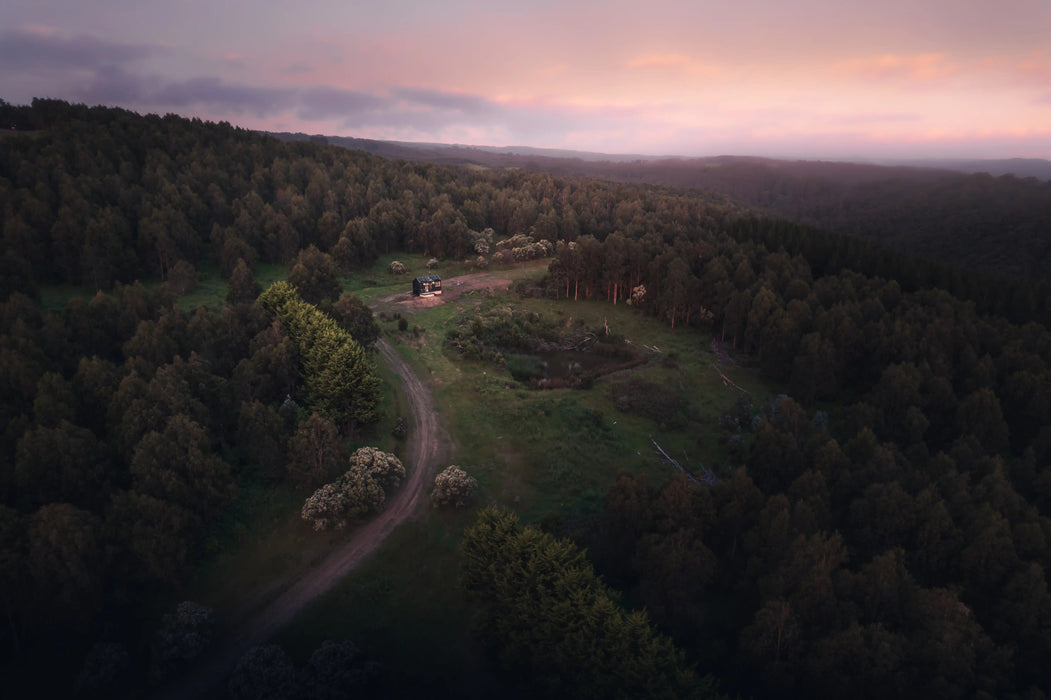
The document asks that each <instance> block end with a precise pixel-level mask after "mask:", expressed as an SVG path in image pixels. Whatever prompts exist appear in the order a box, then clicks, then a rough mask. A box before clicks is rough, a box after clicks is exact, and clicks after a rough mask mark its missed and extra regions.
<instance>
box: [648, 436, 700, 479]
mask: <svg viewBox="0 0 1051 700" xmlns="http://www.w3.org/2000/svg"><path fill="white" fill-rule="evenodd" d="M650 442H652V443H653V446H654V447H656V448H657V451H658V452H660V453H661V455H663V456H664V459H666V460H668V463H669V464H671V465H672V466H674V467H677V468H678V470H679V471H681V472H682V473H683V474H685V475H686V478H687V479H689V480H690V481H692V482H693V483H695V484H699V483H700V482H699V481H698V480H697V477H695V476H694V475H693V474H691V473H690V472H688V471H686V470H685V469H684V468H683V466H682V465H681V464H679V463H678V462H676V461H675V458H674V457H672V456H671V455H670V454H668V453H667V452H665V451H664V448H663V447H661V446H660V444H658V443H657V441H656V440H654V439H653V436H652V435H650Z"/></svg>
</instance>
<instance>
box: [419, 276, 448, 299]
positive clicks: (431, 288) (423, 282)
mask: <svg viewBox="0 0 1051 700" xmlns="http://www.w3.org/2000/svg"><path fill="white" fill-rule="evenodd" d="M412 293H413V295H415V296H418V297H429V296H433V295H435V294H441V293H442V278H441V277H439V276H438V275H423V276H422V277H417V278H416V279H414V280H413V281H412Z"/></svg>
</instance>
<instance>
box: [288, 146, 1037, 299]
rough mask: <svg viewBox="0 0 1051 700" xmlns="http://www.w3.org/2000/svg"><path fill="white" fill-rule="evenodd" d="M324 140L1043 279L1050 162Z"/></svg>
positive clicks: (411, 158)
mask: <svg viewBox="0 0 1051 700" xmlns="http://www.w3.org/2000/svg"><path fill="white" fill-rule="evenodd" d="M275 135H276V136H278V137H280V138H284V139H286V140H287V139H296V140H299V139H309V138H315V139H316V138H318V137H309V136H307V135H305V134H275ZM323 138H325V139H326V141H327V143H330V144H333V145H339V146H344V147H346V148H354V149H360V150H364V151H368V152H370V153H375V154H378V155H381V156H384V157H387V158H402V159H405V160H415V161H426V162H430V163H436V164H441V165H474V166H480V167H488V168H519V169H522V170H526V171H531V172H547V173H550V174H552V175H556V176H564V177H569V176H586V177H595V178H601V179H606V180H612V181H616V182H635V183H647V184H660V185H668V186H673V187H683V188H699V189H704V190H708V191H712V192H717V193H719V194H723V195H726V196H728V197H732V198H734V199H736V200H738V201H740V202H743V203H745V204H749V205H751V206H754V207H759V208H761V209H763V210H765V211H767V212H770V213H772V214H776V215H778V216H783V217H786V218H788V219H791V220H793V221H798V222H802V223H806V224H809V225H813V226H817V227H820V228H824V229H827V230H830V231H835V232H837V233H844V234H848V235H854V236H859V237H861V238H865V239H868V240H873V241H878V242H880V243H884V244H887V245H890V246H893V247H895V248H898V249H900V250H904V251H907V252H910V253H914V254H917V255H920V256H922V257H925V258H928V259H931V260H935V261H938V262H948V263H951V264H956V265H960V266H963V267H968V268H973V269H984V270H990V271H993V272H996V273H999V274H1003V275H1009V276H1023V277H1028V278H1030V279H1034V280H1046V279H1048V278H1051V182H1049V181H1048V178H1051V161H1045V160H1039V159H1010V160H976V161H964V160H939V161H916V162H909V163H898V164H893V165H889V164H873V163H848V162H832V161H805V160H777V159H772V158H758V157H743V156H716V157H708V158H674V157H667V158H655V157H652V156H630V155H608V154H596V153H582V152H577V151H555V150H547V149H533V148H522V147H505V148H488V147H487V148H480V147H474V146H459V145H455V146H450V145H445V144H411V143H404V142H400V143H399V142H387V141H370V140H366V139H354V138H346V137H323ZM1008 171H1010V172H1008ZM1041 176H1043V177H1041Z"/></svg>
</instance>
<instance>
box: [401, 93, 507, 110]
mask: <svg viewBox="0 0 1051 700" xmlns="http://www.w3.org/2000/svg"><path fill="white" fill-rule="evenodd" d="M391 95H392V96H394V97H398V98H401V99H402V100H404V101H406V102H409V103H411V104H415V105H419V106H422V107H428V108H431V109H441V110H446V111H450V112H459V113H461V114H469V115H472V116H489V115H492V114H493V113H495V112H497V111H499V110H500V107H499V105H497V104H496V103H494V102H491V101H489V100H486V99H484V98H482V97H477V96H475V95H465V94H462V93H455V92H442V91H441V90H429V89H425V88H392V89H391Z"/></svg>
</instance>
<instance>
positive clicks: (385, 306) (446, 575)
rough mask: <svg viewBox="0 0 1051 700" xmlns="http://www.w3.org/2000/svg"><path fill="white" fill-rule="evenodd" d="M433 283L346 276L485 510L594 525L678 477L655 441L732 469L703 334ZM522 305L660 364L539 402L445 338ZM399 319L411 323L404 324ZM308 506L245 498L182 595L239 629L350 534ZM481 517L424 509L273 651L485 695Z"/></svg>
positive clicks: (679, 455) (387, 689) (276, 490)
mask: <svg viewBox="0 0 1051 700" xmlns="http://www.w3.org/2000/svg"><path fill="white" fill-rule="evenodd" d="M394 259H397V260H399V261H401V262H402V263H403V264H404V265H406V267H407V268H408V272H407V274H405V275H400V276H395V275H392V274H390V273H389V271H388V265H389V263H390V262H391V260H394ZM546 267H547V263H546V261H536V262H533V263H528V264H524V265H520V266H515V267H512V268H508V269H491V270H489V271H488V272H490V273H493V274H494V276H499V277H502V278H504V279H511V280H514V281H517V280H522V279H539V278H540V277H542V276H543V274H544V273H545V271H546ZM428 272H431V271H430V270H428V268H427V258H426V257H423V256H410V255H403V254H399V255H397V256H394V255H388V256H383V257H382V258H381V259H380V260H378V261H377V263H376V264H375V265H374V266H373V267H372V268H371V269H369V270H367V271H364V272H361V273H356V274H354V275H351V276H349V277H347V278H345V280H344V289H345V290H346V291H349V292H352V293H355V294H357V295H358V296H359V297H361V298H362V299H363V300H364V301H365V302H366V303H369V304H370V305H371V306H373V308H374V310H376V311H383V312H384V313H383V315H382V318H379V317H378V318H377V320H378V322H379V323H380V326H381V328H382V331H383V334H384V337H386V338H387V339H388V341H389V342H391V343H392V345H394V346H395V347H396V348H397V349H398V351H399V352H400V353H401V354H402V356H403V357H405V358H406V359H407V360H408V361H409V362H410V364H412V366H413V367H414V368H415V369H416V371H417V373H418V374H419V375H420V377H421V378H422V379H423V380H424V381H425V382H426V383H428V384H429V385H430V386H431V387H432V388H433V390H434V392H435V396H436V399H437V404H438V406H439V413H440V417H441V419H442V421H443V423H444V425H445V426H446V427H447V428H448V430H449V433H450V435H451V437H452V439H453V441H454V445H455V449H454V457H453V458H452V460H451V462H452V463H456V464H458V465H459V466H461V467H462V468H464V469H465V470H466V471H467V472H468V473H469V474H471V475H472V476H474V477H475V478H477V479H478V482H479V493H478V496H477V499H476V506H481V505H485V504H498V505H501V506H505V507H508V508H511V509H513V510H515V511H517V512H518V513H519V515H520V517H521V518H522V520H523V521H524V522H527V523H528V522H538V521H541V520H545V519H548V518H550V517H551V516H554V517H556V518H557V517H566V516H568V517H574V518H576V517H584V518H586V517H589V516H594V515H597V514H599V513H601V511H602V509H603V507H604V501H605V496H606V493H607V492H608V489H609V487H610V485H611V484H612V483H613V481H614V480H615V478H616V476H617V474H618V473H619V472H620V471H621V470H626V471H629V472H632V473H636V474H646V475H647V476H648V477H649V479H650V481H651V483H654V484H659V483H661V482H663V481H664V480H665V479H667V478H669V477H670V476H671V474H672V473H673V468H672V467H670V466H669V465H668V464H666V463H665V462H664V461H663V460H662V459H661V458H660V457H659V456H657V454H656V451H655V449H654V447H653V444H652V443H651V439H652V440H656V441H657V442H659V443H660V445H661V446H662V447H663V448H664V449H665V450H666V451H667V452H669V453H670V454H672V455H673V456H674V457H675V458H676V459H678V460H679V461H680V462H681V463H682V464H683V465H684V466H686V467H687V468H689V469H698V468H699V467H701V466H702V465H703V466H706V467H709V468H711V469H714V470H715V471H716V472H719V471H720V470H721V469H722V468H723V467H724V463H725V461H726V457H725V453H724V450H723V447H722V446H721V445H720V444H719V436H718V430H717V420H718V417H719V416H720V415H721V414H722V413H723V412H725V411H727V410H728V409H730V407H731V406H733V404H734V403H735V402H736V400H737V397H738V394H737V391H736V390H734V389H732V388H730V387H728V386H726V385H725V384H724V383H723V382H722V380H721V379H720V377H719V375H718V373H717V372H716V371H715V370H714V369H713V367H712V365H713V363H714V361H715V358H714V357H713V355H712V353H711V351H710V349H709V346H710V343H711V338H710V336H708V335H707V334H704V333H701V332H698V331H696V330H693V329H682V328H680V329H676V330H674V331H673V330H671V329H669V328H668V327H667V326H665V325H663V324H662V323H660V322H659V321H657V320H655V319H653V318H652V317H649V316H646V315H644V314H642V313H640V312H639V311H638V310H636V309H632V308H631V307H628V306H626V305H623V304H621V305H617V306H613V305H610V304H608V303H605V302H598V301H578V302H570V301H565V300H561V301H556V300H552V299H545V298H519V297H518V296H516V295H515V294H514V292H513V291H510V290H507V291H488V290H476V291H472V292H467V293H465V294H463V295H462V296H459V297H458V298H455V299H453V298H452V297H453V296H454V295H444V296H443V298H442V299H441V301H440V303H436V304H414V303H411V302H409V301H408V298H407V296H405V295H406V293H407V292H408V291H409V288H410V285H411V280H412V277H414V276H415V275H419V274H425V273H428ZM436 272H437V273H438V274H440V275H442V277H443V278H445V279H449V278H452V277H455V276H457V275H460V274H464V273H466V272H469V270H466V269H465V268H464V267H463V266H462V264H460V263H442V264H441V265H439V267H438V269H437V270H436ZM286 274H287V269H286V268H285V267H282V266H277V265H263V266H260V268H259V269H258V270H257V273H256V277H257V280H258V281H259V282H260V284H261V285H262V286H263V287H264V288H265V287H266V286H267V285H269V284H270V283H271V282H273V281H276V280H279V279H284V278H285V276H286ZM80 293H82V292H79V291H78V290H75V289H71V288H54V289H47V290H44V299H45V304H46V305H48V306H49V308H52V307H53V308H56V309H60V308H62V306H64V304H65V302H66V300H68V299H69V298H70V297H71V296H74V295H77V294H80ZM225 296H226V282H225V280H222V279H221V278H220V277H219V275H218V274H217V272H216V271H215V270H214V269H204V270H202V274H201V276H200V284H199V286H198V287H197V289H195V290H194V292H192V293H191V294H188V295H184V296H183V297H181V298H180V299H179V302H178V303H179V307H180V309H182V310H186V311H189V310H192V309H193V308H196V307H197V306H200V305H204V306H209V307H213V308H214V307H218V306H221V305H222V304H223V303H225ZM511 309H514V310H515V311H516V312H517V311H524V312H531V313H535V314H539V315H541V316H542V317H543V318H544V319H547V320H549V321H552V322H553V323H555V324H556V325H558V326H561V327H564V328H566V329H575V330H579V329H589V330H591V331H595V332H600V331H601V330H602V329H604V328H605V327H607V326H608V327H609V329H610V330H611V331H612V333H614V334H616V335H617V336H619V337H621V338H623V339H625V340H626V341H627V342H629V343H631V344H632V345H633V346H634V347H636V348H643V347H644V348H645V353H646V356H647V361H646V362H645V363H643V364H641V365H640V366H637V367H634V368H632V369H630V370H622V371H620V372H617V373H614V374H610V375H606V376H602V377H599V378H598V379H596V380H595V381H594V383H593V386H591V388H589V389H556V390H550V391H539V390H534V389H530V388H529V387H528V386H526V385H524V384H520V383H518V382H516V381H515V380H514V379H513V378H512V376H511V374H510V372H509V371H508V370H507V369H506V367H504V366H502V365H500V364H496V363H483V362H478V361H471V360H466V359H464V358H463V357H462V356H461V355H459V354H458V353H457V352H456V351H454V350H452V349H450V348H449V347H447V344H446V342H445V337H446V333H447V332H448V331H449V330H451V329H454V328H456V327H457V326H458V325H460V324H461V323H463V322H464V321H465V320H467V321H469V320H470V319H471V318H473V317H474V316H476V315H478V314H486V313H490V312H492V313H509V312H510V310H511ZM394 314H398V315H399V316H400V317H401V318H403V319H404V320H405V321H406V326H407V327H406V328H405V329H404V330H400V329H399V324H398V317H397V316H394ZM384 319H386V320H384ZM378 369H379V370H380V373H381V376H382V377H383V381H384V397H385V398H384V404H383V406H382V409H383V415H384V417H383V419H382V421H381V422H380V423H379V424H378V425H376V426H373V427H372V428H370V429H369V430H367V431H364V432H363V433H361V434H360V435H359V436H357V438H356V440H355V444H354V445H348V452H349V450H350V449H353V448H355V447H357V446H359V445H361V444H369V445H375V446H378V447H381V448H382V449H386V450H392V451H398V446H399V443H398V442H397V441H396V440H395V439H394V438H393V437H391V429H392V427H393V424H394V421H395V419H396V418H397V417H398V416H399V415H404V412H405V410H406V406H407V403H406V401H405V399H404V397H402V396H401V394H400V389H399V382H398V380H397V379H396V378H395V377H393V376H392V375H391V374H390V372H389V371H388V370H387V369H386V367H385V366H383V365H382V364H380V365H379V367H378ZM722 369H723V371H725V372H726V373H727V374H728V375H730V377H731V378H732V379H733V381H734V382H736V383H737V384H739V385H740V386H742V387H744V388H745V389H746V390H747V391H749V392H751V394H752V396H753V398H754V399H756V402H757V403H758V402H759V401H760V400H762V398H763V397H764V396H766V395H768V393H769V389H767V388H766V387H764V385H763V384H762V383H760V382H759V381H758V380H757V379H756V378H755V377H754V376H753V375H752V374H751V373H750V372H748V371H744V370H739V369H737V368H734V367H723V368H722ZM629 379H635V380H642V381H645V382H649V383H650V386H653V385H659V386H662V387H667V389H668V390H669V391H671V392H673V393H675V394H676V395H678V396H680V397H683V399H684V401H685V405H686V407H687V409H686V410H685V412H684V415H685V419H684V422H683V423H682V424H680V425H678V426H676V427H669V426H667V425H661V424H659V423H657V422H655V421H654V420H651V419H649V418H644V417H641V416H640V415H634V414H630V413H623V412H621V411H619V410H618V409H617V408H616V406H615V404H614V387H615V386H617V385H618V384H620V383H623V382H626V381H628V380H629ZM441 466H445V465H441ZM306 495H308V494H306V493H303V492H297V491H295V490H294V489H292V488H291V487H287V486H276V485H266V484H253V485H249V486H248V487H246V488H244V489H243V490H242V492H241V494H240V495H239V497H238V499H237V501H236V502H235V504H234V505H233V506H232V507H231V508H230V509H229V511H228V513H227V515H226V517H225V519H224V520H223V521H222V522H221V523H220V524H219V525H218V526H217V527H216V528H214V530H213V532H212V533H211V534H210V536H209V538H208V540H207V542H206V543H205V559H204V562H205V563H204V565H203V566H202V568H201V571H200V575H199V576H198V577H197V579H196V580H195V581H194V582H193V584H192V585H191V586H189V587H188V588H187V589H186V590H185V591H183V593H184V594H185V597H186V598H189V599H193V600H196V601H199V602H201V603H204V604H207V605H210V606H212V607H214V608H215V609H216V611H217V613H218V615H219V618H220V619H227V620H235V619H236V618H237V617H238V616H239V615H243V614H246V605H248V604H252V603H256V604H257V603H259V602H261V601H246V600H245V595H246V592H248V591H256V590H258V589H259V587H260V582H266V581H280V580H281V579H282V577H283V576H284V575H286V574H287V573H288V572H290V571H292V570H294V569H295V568H297V567H301V566H303V565H304V564H305V565H307V566H309V565H310V563H311V562H315V561H320V560H321V559H322V558H323V557H324V556H325V555H326V554H327V553H328V552H329V551H331V550H332V549H333V548H334V547H335V546H336V545H338V544H339V543H340V542H341V541H343V539H345V538H346V536H347V535H348V532H347V531H337V532H335V533H316V532H314V531H313V530H312V529H311V528H310V526H309V525H308V524H307V523H306V522H305V521H303V520H302V519H300V517H299V510H300V507H301V506H302V502H303V499H304V498H305V497H306ZM473 517H474V509H467V510H465V511H459V512H452V511H437V510H433V509H431V508H429V507H427V508H425V509H424V510H423V511H422V512H421V513H420V514H419V518H418V519H417V520H415V521H414V522H412V523H410V524H408V525H405V526H403V527H402V528H400V529H399V530H397V531H396V532H395V533H394V535H393V536H392V537H391V538H390V539H389V540H388V541H387V542H386V543H384V545H383V546H382V547H381V548H380V549H379V550H378V552H377V553H376V554H375V555H374V556H373V557H372V558H371V559H370V560H368V561H367V562H366V563H365V564H364V565H363V566H362V567H360V568H359V569H358V570H357V571H355V572H354V573H353V574H352V575H350V576H348V577H347V578H346V579H344V581H342V582H341V583H340V584H339V585H338V586H337V587H336V588H335V589H333V590H332V591H330V592H329V593H328V594H327V595H326V596H324V597H323V598H322V599H320V600H319V601H317V602H316V603H315V604H314V605H312V606H311V607H310V608H308V610H307V611H306V612H305V613H304V614H303V615H302V616H301V617H300V618H299V619H298V620H296V621H295V622H294V623H293V624H292V625H290V626H289V627H288V628H286V629H285V630H283V631H282V632H281V634H280V635H279V637H278V639H277V640H276V641H277V642H279V643H281V644H283V645H284V646H285V648H286V649H287V650H288V651H289V652H290V653H291V654H292V656H293V658H294V659H296V661H297V662H298V663H300V664H302V663H304V662H305V661H306V659H307V658H308V657H309V655H310V653H311V651H312V650H313V649H315V648H317V647H318V646H319V645H320V644H321V643H322V642H323V641H324V640H325V639H339V638H349V639H351V640H353V641H354V642H355V643H357V644H358V645H359V646H361V647H362V648H363V649H364V650H365V652H366V653H367V654H368V655H369V656H370V657H372V658H374V659H376V660H377V661H379V662H380V666H381V677H380V680H379V683H380V687H381V692H380V694H381V695H384V696H392V697H397V696H402V697H404V696H408V695H410V694H412V695H413V696H418V694H419V692H420V691H424V692H427V693H429V694H431V695H442V694H448V692H449V689H453V690H454V691H455V692H454V693H453V694H456V695H460V696H468V697H478V696H483V695H487V694H489V690H490V687H492V688H495V687H496V685H494V684H493V681H492V679H491V678H490V677H489V676H488V675H487V674H488V672H487V671H485V670H483V669H484V668H485V664H484V663H483V662H482V660H481V659H482V657H481V652H480V650H479V648H478V647H477V646H476V644H475V642H474V641H473V640H472V638H471V635H470V617H471V609H470V606H469V604H468V602H467V601H466V600H465V598H464V596H463V593H462V591H461V588H460V585H459V550H458V547H459V540H460V537H461V534H462V532H463V529H464V528H465V527H466V526H467V525H468V524H470V522H472V520H473ZM272 594H273V592H270V594H268V595H272ZM410 660H411V663H409V661H410ZM465 679H468V680H465Z"/></svg>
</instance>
